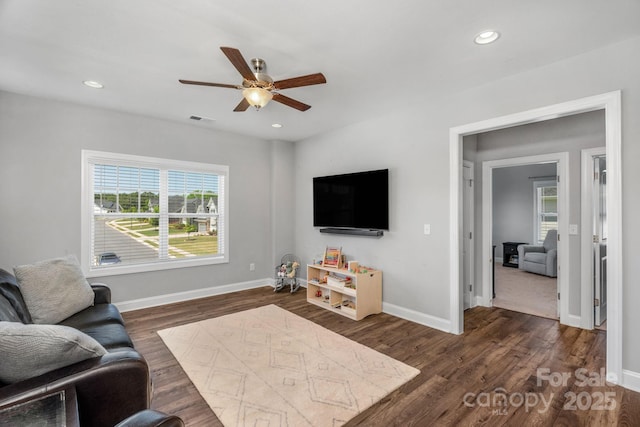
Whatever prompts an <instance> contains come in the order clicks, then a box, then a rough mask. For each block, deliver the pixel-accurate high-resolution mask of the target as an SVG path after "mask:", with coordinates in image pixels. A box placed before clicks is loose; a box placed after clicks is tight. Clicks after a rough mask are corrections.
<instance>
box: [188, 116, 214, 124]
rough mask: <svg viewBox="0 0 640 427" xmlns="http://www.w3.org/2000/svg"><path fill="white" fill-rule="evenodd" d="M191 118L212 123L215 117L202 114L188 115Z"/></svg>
mask: <svg viewBox="0 0 640 427" xmlns="http://www.w3.org/2000/svg"><path fill="white" fill-rule="evenodd" d="M189 118H190V119H191V120H195V121H197V122H202V123H213V122H215V119H212V118H210V117H204V116H195V115H194V116H191V117H189Z"/></svg>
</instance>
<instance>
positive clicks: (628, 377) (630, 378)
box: [620, 369, 640, 392]
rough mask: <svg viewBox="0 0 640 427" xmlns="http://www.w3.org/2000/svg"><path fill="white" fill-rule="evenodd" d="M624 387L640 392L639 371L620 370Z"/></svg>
mask: <svg viewBox="0 0 640 427" xmlns="http://www.w3.org/2000/svg"><path fill="white" fill-rule="evenodd" d="M620 385H621V386H622V387H624V388H628V389H629V390H633V391H637V392H640V373H638V372H634V371H628V370H626V369H623V370H622V384H620Z"/></svg>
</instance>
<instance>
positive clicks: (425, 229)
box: [424, 224, 431, 235]
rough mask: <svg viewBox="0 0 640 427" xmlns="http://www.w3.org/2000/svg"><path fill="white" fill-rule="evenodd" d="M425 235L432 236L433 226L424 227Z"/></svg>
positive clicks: (426, 225)
mask: <svg viewBox="0 0 640 427" xmlns="http://www.w3.org/2000/svg"><path fill="white" fill-rule="evenodd" d="M424 234H427V235H428V234H431V224H425V225H424Z"/></svg>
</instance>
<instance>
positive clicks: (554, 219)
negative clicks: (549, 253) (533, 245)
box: [533, 181, 558, 245]
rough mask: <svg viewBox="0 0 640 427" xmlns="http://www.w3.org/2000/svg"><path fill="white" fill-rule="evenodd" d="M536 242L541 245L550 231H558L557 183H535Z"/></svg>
mask: <svg viewBox="0 0 640 427" xmlns="http://www.w3.org/2000/svg"><path fill="white" fill-rule="evenodd" d="M533 198H534V202H533V205H534V206H533V209H534V241H535V242H537V244H539V245H541V244H542V243H543V242H544V238H545V237H546V236H547V232H548V231H549V230H557V229H558V187H557V184H556V182H555V181H536V182H534V183H533Z"/></svg>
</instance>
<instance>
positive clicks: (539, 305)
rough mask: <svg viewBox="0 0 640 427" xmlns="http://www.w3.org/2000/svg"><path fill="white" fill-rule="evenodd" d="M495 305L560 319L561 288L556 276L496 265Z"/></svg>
mask: <svg viewBox="0 0 640 427" xmlns="http://www.w3.org/2000/svg"><path fill="white" fill-rule="evenodd" d="M495 279H496V297H495V298H494V300H493V306H494V307H500V308H506V309H507V310H513V311H519V312H521V313H527V314H533V315H536V316H541V317H546V318H548V319H557V318H558V315H557V309H558V294H557V293H558V290H557V283H558V282H557V280H556V278H555V277H547V276H541V275H539V274H534V273H529V272H528V271H524V270H519V269H517V268H511V267H504V266H503V265H500V264H498V265H496V277H495Z"/></svg>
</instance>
